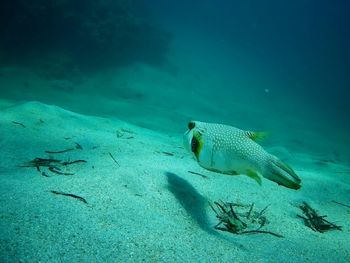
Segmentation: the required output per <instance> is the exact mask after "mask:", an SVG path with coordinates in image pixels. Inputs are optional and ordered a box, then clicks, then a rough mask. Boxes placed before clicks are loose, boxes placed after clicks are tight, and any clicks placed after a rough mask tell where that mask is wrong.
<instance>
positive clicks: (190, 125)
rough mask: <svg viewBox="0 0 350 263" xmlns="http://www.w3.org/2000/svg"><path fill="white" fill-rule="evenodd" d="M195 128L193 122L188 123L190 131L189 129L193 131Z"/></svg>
mask: <svg viewBox="0 0 350 263" xmlns="http://www.w3.org/2000/svg"><path fill="white" fill-rule="evenodd" d="M195 126H196V124H195V123H194V122H193V121H190V122H189V123H188V129H189V130H192V129H193V128H194V127H195Z"/></svg>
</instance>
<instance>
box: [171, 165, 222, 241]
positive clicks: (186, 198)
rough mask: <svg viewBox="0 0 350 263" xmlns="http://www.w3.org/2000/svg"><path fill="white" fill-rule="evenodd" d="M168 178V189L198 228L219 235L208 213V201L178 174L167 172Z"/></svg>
mask: <svg viewBox="0 0 350 263" xmlns="http://www.w3.org/2000/svg"><path fill="white" fill-rule="evenodd" d="M165 175H166V176H167V178H168V189H169V191H170V192H171V193H172V194H173V195H174V196H175V197H176V199H177V200H178V201H179V203H180V204H181V205H182V207H183V208H184V209H185V210H186V212H187V213H188V214H189V215H190V216H191V217H192V218H193V220H194V221H195V222H196V223H197V224H198V226H199V227H200V228H201V229H203V230H204V231H206V232H207V233H209V234H214V235H218V233H217V232H216V231H214V230H213V229H212V228H211V226H210V222H209V219H208V215H207V213H206V207H207V205H208V201H207V199H206V198H204V197H203V196H202V195H201V194H199V193H198V192H197V191H196V189H194V188H193V186H192V185H191V184H190V183H189V182H187V181H186V180H184V179H182V178H181V177H179V176H177V175H176V174H173V173H170V172H166V173H165Z"/></svg>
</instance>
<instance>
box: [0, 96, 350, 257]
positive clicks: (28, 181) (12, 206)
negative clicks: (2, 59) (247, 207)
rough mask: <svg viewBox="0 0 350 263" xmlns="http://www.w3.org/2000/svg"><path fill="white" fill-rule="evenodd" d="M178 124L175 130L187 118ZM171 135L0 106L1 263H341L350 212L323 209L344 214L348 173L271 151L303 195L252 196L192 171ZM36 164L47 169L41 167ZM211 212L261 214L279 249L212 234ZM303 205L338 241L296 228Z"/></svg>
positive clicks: (263, 192) (54, 109)
mask: <svg viewBox="0 0 350 263" xmlns="http://www.w3.org/2000/svg"><path fill="white" fill-rule="evenodd" d="M106 103H108V102H106ZM133 106H134V105H133V104H132V103H130V104H129V108H130V110H132V109H133ZM125 107H126V106H125ZM123 114H125V113H123ZM179 116H180V115H179ZM181 118H182V119H183V120H184V122H183V127H184V128H183V129H184V130H185V129H186V122H185V119H186V117H184V116H182V115H181V117H179V119H178V120H180V119H181ZM122 119H125V118H122ZM153 121H154V120H153ZM149 122H150V120H149ZM143 126H147V125H146V123H145V124H144V125H143ZM174 130H175V132H172V133H171V132H167V131H166V129H165V130H164V131H161V130H159V131H155V130H152V129H151V128H145V127H141V126H140V125H137V124H135V123H134V124H132V123H128V122H125V121H122V120H121V119H120V118H119V116H118V114H115V118H111V117H95V116H90V115H87V114H80V113H75V112H72V111H69V110H65V109H63V108H61V107H58V106H54V105H48V104H44V103H40V102H34V101H31V102H24V103H13V102H11V101H10V102H9V101H8V100H3V101H2V103H1V111H0V147H1V151H0V232H1V237H0V260H1V261H2V262H141V261H144V262H349V261H350V248H349V241H350V238H349V229H350V223H349V220H348V219H349V214H350V209H349V208H347V207H345V206H342V205H339V204H338V203H335V202H334V201H336V202H339V203H343V204H347V205H349V194H350V179H349V165H348V164H347V163H342V162H338V161H335V160H334V159H331V158H329V156H328V155H327V156H322V155H312V154H309V153H307V152H306V151H294V149H295V148H296V146H295V145H294V148H293V147H292V146H293V143H292V142H289V141H288V142H287V144H286V145H287V147H282V146H279V145H273V143H271V142H270V144H268V146H267V149H268V150H269V151H271V152H273V153H275V154H277V155H279V156H280V157H281V158H282V159H283V160H286V161H287V162H288V163H289V164H291V165H292V166H293V168H294V169H295V170H296V172H297V173H298V174H299V175H300V177H301V178H302V188H301V189H300V190H298V191H294V190H290V189H287V188H283V187H281V186H278V185H276V184H275V183H273V182H270V181H268V180H263V184H262V186H259V185H258V184H257V183H256V182H255V181H254V180H251V179H250V178H248V177H247V176H243V175H240V176H233V177H231V176H225V175H220V174H217V173H213V172H210V171H206V170H204V169H202V168H200V167H199V166H198V164H197V163H196V161H195V160H194V159H192V158H191V157H190V155H189V154H188V153H187V152H186V151H185V149H184V148H183V146H182V135H181V133H180V132H177V129H174ZM298 140H300V138H298ZM315 140H316V141H317V138H316V139H315ZM294 143H295V142H294ZM288 145H291V147H288ZM299 149H301V148H299ZM36 158H42V159H49V160H51V161H52V160H54V161H52V162H53V163H51V166H50V165H47V163H46V165H47V166H48V167H47V166H46V167H45V162H44V163H41V164H40V165H38V160H39V159H36ZM31 161H32V162H31ZM33 161H34V163H35V164H33ZM23 166H29V167H23ZM192 172H195V173H197V174H194V173H192ZM60 193H61V194H60ZM62 193H65V194H69V195H62ZM218 200H222V201H227V202H241V203H245V204H250V203H254V205H255V207H256V208H257V209H263V208H264V207H266V206H267V205H269V207H268V209H267V210H266V212H265V213H266V214H265V215H266V217H267V219H268V224H266V226H265V227H264V229H265V230H268V231H272V232H275V233H278V234H280V235H283V238H279V237H276V236H272V235H269V234H245V235H233V234H231V233H227V232H220V231H218V230H216V229H214V226H215V225H216V224H217V223H218V221H217V219H216V217H215V214H214V212H213V211H212V210H211V208H210V207H209V205H208V202H214V201H218ZM303 201H306V202H308V203H309V204H310V205H311V206H312V207H313V208H315V209H316V210H317V211H319V213H320V214H321V215H327V220H329V221H331V222H333V223H335V224H337V225H340V226H342V231H339V230H332V231H329V232H325V233H319V232H315V231H313V230H312V229H310V228H308V227H307V226H305V225H304V222H303V220H302V219H301V218H299V217H297V215H298V214H301V210H300V209H299V207H298V206H299V205H300V204H301V203H302V202H303Z"/></svg>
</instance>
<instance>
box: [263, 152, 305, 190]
mask: <svg viewBox="0 0 350 263" xmlns="http://www.w3.org/2000/svg"><path fill="white" fill-rule="evenodd" d="M263 176H264V177H265V178H267V179H269V180H271V181H274V182H276V183H277V184H279V185H283V186H284V187H287V188H291V189H295V190H298V189H299V188H300V187H301V179H300V178H299V176H298V175H297V174H296V173H295V172H294V170H293V169H292V168H291V167H290V166H289V165H287V164H285V163H283V162H282V161H281V160H280V159H278V158H277V157H275V156H273V155H271V157H270V158H269V161H268V164H267V165H266V167H265V171H264V174H263Z"/></svg>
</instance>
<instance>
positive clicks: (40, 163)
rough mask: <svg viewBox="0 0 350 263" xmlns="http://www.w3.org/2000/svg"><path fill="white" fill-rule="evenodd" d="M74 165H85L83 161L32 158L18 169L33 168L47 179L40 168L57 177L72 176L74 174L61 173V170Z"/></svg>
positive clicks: (46, 175)
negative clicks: (44, 168)
mask: <svg viewBox="0 0 350 263" xmlns="http://www.w3.org/2000/svg"><path fill="white" fill-rule="evenodd" d="M76 163H86V161H85V160H75V161H67V162H64V161H61V160H58V159H53V158H38V157H37V158H34V159H33V160H31V161H29V162H28V163H27V164H25V165H20V166H19V167H35V168H36V169H37V171H38V172H40V173H41V175H42V176H45V177H49V176H48V174H47V173H45V171H41V169H42V167H46V168H47V169H48V170H49V171H50V172H52V173H55V174H59V175H74V173H66V172H62V168H63V167H66V166H68V165H72V164H76Z"/></svg>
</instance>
